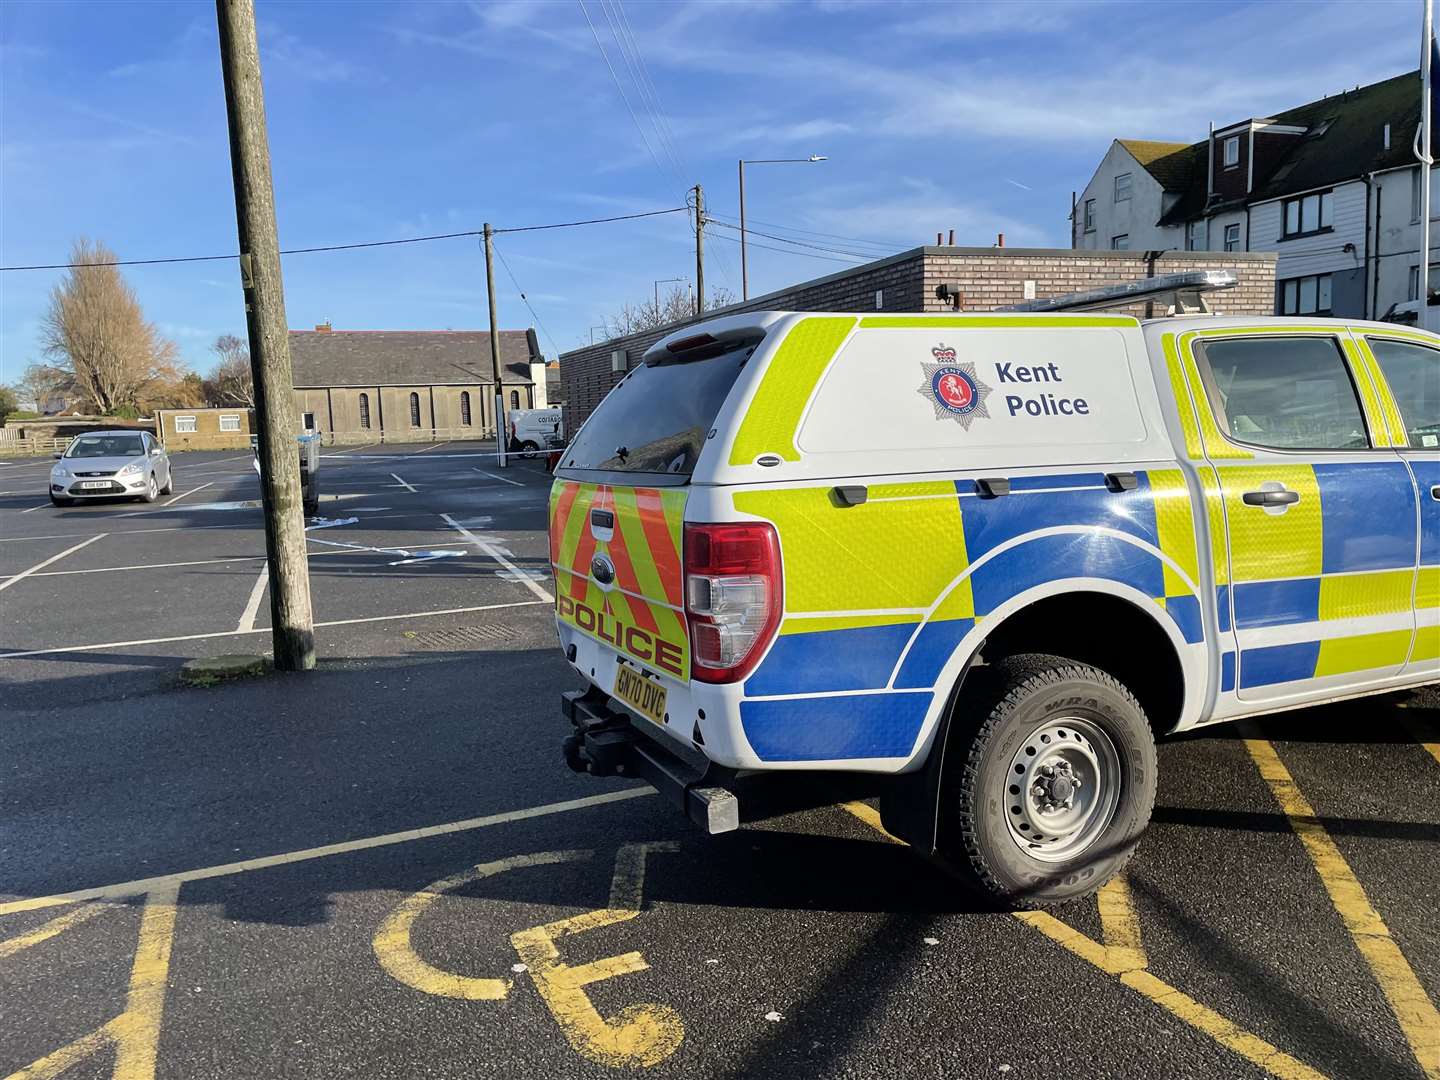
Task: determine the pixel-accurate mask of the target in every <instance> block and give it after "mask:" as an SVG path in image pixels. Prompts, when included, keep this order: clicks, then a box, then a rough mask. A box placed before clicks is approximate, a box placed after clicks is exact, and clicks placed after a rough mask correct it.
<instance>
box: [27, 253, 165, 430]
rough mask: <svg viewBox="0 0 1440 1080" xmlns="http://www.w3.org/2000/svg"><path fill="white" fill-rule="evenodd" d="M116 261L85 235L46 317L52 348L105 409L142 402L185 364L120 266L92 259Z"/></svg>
mask: <svg viewBox="0 0 1440 1080" xmlns="http://www.w3.org/2000/svg"><path fill="white" fill-rule="evenodd" d="M114 261H116V256H115V253H114V252H113V251H111V250H110V249H109V248H108V247H106V246H105V245H104V244H102V243H100V242H99V241H92V240H86V239H80V240H77V241H76V242H75V244H74V246H73V247H72V248H71V251H70V269H69V270H68V271H67V272H66V274H65V277H64V278H63V279H62V280H61V282H60V284H58V285H56V286H55V288H54V289H52V290H51V291H50V308H49V310H48V311H47V312H46V313H45V315H44V317H43V318H42V319H41V322H40V340H41V344H42V346H43V348H44V350H45V354H46V355H47V356H48V357H49V358H50V359H51V360H52V361H53V362H54V365H55V367H57V368H59V369H60V370H61V371H64V372H65V373H66V374H67V375H69V376H71V377H72V378H73V379H74V382H75V387H76V389H77V390H78V391H79V392H80V393H81V394H83V395H84V396H85V397H86V398H87V399H88V400H89V402H90V404H91V405H92V406H93V407H94V409H95V411H96V412H98V413H102V414H108V413H113V412H114V411H115V410H116V409H119V408H135V407H137V405H138V403H139V401H140V399H141V398H142V397H143V396H144V393H145V390H146V388H147V387H148V386H149V385H150V384H151V383H153V382H155V381H156V380H157V379H160V380H163V379H165V378H167V377H169V376H170V375H171V374H172V373H173V372H174V371H176V370H177V368H178V364H177V360H176V349H175V343H174V342H172V341H167V340H166V339H164V338H162V337H161V336H160V334H159V333H158V331H156V329H155V326H154V324H153V323H150V322H147V321H146V320H145V316H144V313H143V312H142V311H141V310H140V301H139V300H138V299H137V298H136V296H135V292H134V290H133V289H131V288H130V286H129V285H128V284H126V282H125V279H124V278H123V277H121V276H120V272H119V270H117V269H116V268H115V267H113V266H96V265H90V264H95V263H108V262H114Z"/></svg>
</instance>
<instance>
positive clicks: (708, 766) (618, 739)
mask: <svg viewBox="0 0 1440 1080" xmlns="http://www.w3.org/2000/svg"><path fill="white" fill-rule="evenodd" d="M560 709H561V711H562V712H563V713H564V714H565V718H566V719H567V720H569V721H570V722H571V723H572V724H574V725H575V732H574V734H572V735H567V736H566V737H565V741H564V742H563V743H562V744H561V749H562V752H563V753H564V755H565V764H566V765H568V766H570V768H572V769H574V770H575V771H576V772H581V773H589V774H590V775H591V776H636V777H639V778H640V779H642V780H645V781H646V782H648V783H649V784H650V786H651V787H653V788H654V789H655V790H656V791H658V792H659V793H660V794H661V795H662V796H663V797H664V798H665V799H666V800H667V801H669V802H670V803H671V804H672V805H674V806H675V808H676V809H678V810H680V811H681V812H682V813H684V814H685V815H686V816H687V817H689V818H690V820H691V821H693V822H694V823H695V824H696V825H699V826H700V827H701V828H702V829H704V830H705V831H706V832H708V833H711V834H712V835H713V834H715V833H725V832H734V831H735V830H736V829H738V828H739V827H740V800H739V799H737V798H736V797H735V793H734V792H732V791H729V790H727V789H726V788H725V787H723V786H721V785H723V784H724V783H727V782H728V781H730V780H731V779H733V778H734V771H733V770H731V769H724V768H721V767H720V766H718V765H715V764H713V763H710V762H707V763H705V765H704V766H700V765H698V764H692V763H691V762H688V761H686V760H684V759H683V758H681V757H680V756H679V755H678V754H675V753H672V752H671V751H670V750H669V749H667V748H666V747H664V746H662V745H661V744H660V743H659V742H657V741H656V740H654V739H652V738H650V737H649V736H648V735H646V734H644V733H643V732H641V731H638V730H636V728H635V726H634V725H633V724H632V723H631V722H630V718H629V717H628V716H627V715H626V714H624V713H621V712H616V711H614V710H612V709H611V708H610V699H609V697H608V696H607V695H606V694H604V693H602V692H601V691H599V690H597V689H595V688H594V687H591V688H590V689H589V690H583V691H582V690H571V691H568V692H566V693H564V694H561V695H560Z"/></svg>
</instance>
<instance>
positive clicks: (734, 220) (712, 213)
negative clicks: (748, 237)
mask: <svg viewBox="0 0 1440 1080" xmlns="http://www.w3.org/2000/svg"><path fill="white" fill-rule="evenodd" d="M705 212H706V215H707V216H708V217H712V218H719V219H721V220H722V221H726V222H729V223H730V224H739V221H740V219H739V218H738V217H736V216H735V215H734V214H722V213H720V212H719V211H717V210H711V209H709V208H708V207H707V208H706V211H705ZM752 224H753V225H760V226H762V227H764V228H767V229H773V230H774V231H775V232H778V233H784V234H789V235H794V236H798V237H802V238H804V239H809V240H839V241H841V242H842V243H846V244H859V245H861V246H862V247H875V248H882V249H883V250H885V251H904V250H905V249H906V248H910V247H914V246H915V244H914V243H902V242H900V241H899V240H874V239H868V240H867V239H866V238H865V237H863V236H844V235H842V234H840V233H828V232H817V231H816V230H814V229H799V228H796V227H795V226H793V225H780V224H778V223H776V222H774V221H761V220H760V219H759V218H756V217H751V216H750V215H749V214H746V215H745V231H746V232H750V231H751V229H750V226H751V225H752Z"/></svg>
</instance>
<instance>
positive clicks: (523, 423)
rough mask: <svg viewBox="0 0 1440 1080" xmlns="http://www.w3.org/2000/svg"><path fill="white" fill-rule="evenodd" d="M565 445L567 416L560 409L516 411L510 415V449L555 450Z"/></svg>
mask: <svg viewBox="0 0 1440 1080" xmlns="http://www.w3.org/2000/svg"><path fill="white" fill-rule="evenodd" d="M564 445H565V414H564V413H563V412H562V411H561V410H560V409H559V408H554V409H515V410H512V411H511V413H510V449H511V450H512V451H520V450H527V451H528V450H553V449H555V448H556V447H559V446H564Z"/></svg>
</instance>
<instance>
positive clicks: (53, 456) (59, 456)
mask: <svg viewBox="0 0 1440 1080" xmlns="http://www.w3.org/2000/svg"><path fill="white" fill-rule="evenodd" d="M50 456H51V457H52V458H54V459H55V460H56V461H59V460H60V459H61V458H63V457H64V456H65V455H64V454H51V455H50Z"/></svg>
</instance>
